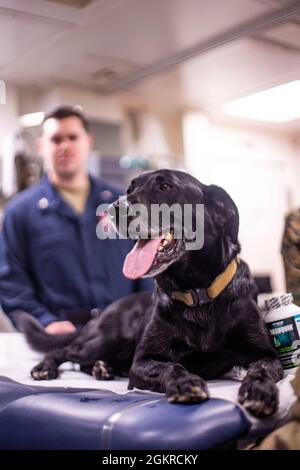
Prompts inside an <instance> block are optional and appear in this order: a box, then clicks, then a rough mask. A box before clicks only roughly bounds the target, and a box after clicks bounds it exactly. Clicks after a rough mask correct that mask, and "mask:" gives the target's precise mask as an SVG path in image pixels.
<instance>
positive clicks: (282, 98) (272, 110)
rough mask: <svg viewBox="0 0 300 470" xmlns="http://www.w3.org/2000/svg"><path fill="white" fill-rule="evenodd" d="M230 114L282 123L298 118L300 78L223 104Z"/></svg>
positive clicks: (226, 111)
mask: <svg viewBox="0 0 300 470" xmlns="http://www.w3.org/2000/svg"><path fill="white" fill-rule="evenodd" d="M223 110H224V112H225V113H226V114H228V115H230V116H235V117H240V118H245V119H254V120H255V121H264V122H274V123H283V122H289V121H293V120H295V119H299V118H300V80H294V81H292V82H288V83H285V84H283V85H279V86H276V87H274V88H269V89H268V90H265V91H261V92H259V93H255V94H253V95H249V96H245V97H244V98H240V99H238V100H234V101H231V102H230V103H227V104H225V105H224V106H223Z"/></svg>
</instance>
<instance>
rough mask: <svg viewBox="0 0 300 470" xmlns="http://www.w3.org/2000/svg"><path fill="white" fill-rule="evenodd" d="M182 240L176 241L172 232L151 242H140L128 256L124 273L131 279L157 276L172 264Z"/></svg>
mask: <svg viewBox="0 0 300 470" xmlns="http://www.w3.org/2000/svg"><path fill="white" fill-rule="evenodd" d="M181 241H182V240H176V239H175V238H174V235H173V233H172V232H168V233H167V234H166V235H161V236H159V237H158V238H155V239H150V240H138V241H137V242H136V244H135V245H134V247H133V249H132V250H131V251H130V253H128V255H127V256H126V259H125V262H124V267H123V273H124V275H125V276H126V277H127V278H129V279H138V278H140V277H143V276H145V275H146V274H147V275H151V274H152V271H153V275H154V274H156V271H158V270H159V269H158V268H159V267H161V266H163V265H166V266H167V265H168V264H170V261H172V260H173V258H174V256H175V255H176V253H177V247H178V245H179V242H181Z"/></svg>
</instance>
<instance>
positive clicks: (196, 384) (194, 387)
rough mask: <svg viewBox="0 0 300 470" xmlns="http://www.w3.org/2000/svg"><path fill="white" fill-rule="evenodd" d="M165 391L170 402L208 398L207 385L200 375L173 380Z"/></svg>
mask: <svg viewBox="0 0 300 470" xmlns="http://www.w3.org/2000/svg"><path fill="white" fill-rule="evenodd" d="M166 393H167V399H168V401H169V402H170V403H199V402H201V401H204V400H207V399H208V398H209V393H208V388H207V385H206V383H205V382H204V380H202V379H201V378H200V377H185V378H183V379H178V380H176V381H175V380H174V382H172V383H170V385H169V386H168V388H167V391H166Z"/></svg>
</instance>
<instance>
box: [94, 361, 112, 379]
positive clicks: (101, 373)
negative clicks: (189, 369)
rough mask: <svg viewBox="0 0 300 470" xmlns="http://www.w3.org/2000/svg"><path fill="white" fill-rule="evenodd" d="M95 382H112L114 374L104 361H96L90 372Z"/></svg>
mask: <svg viewBox="0 0 300 470" xmlns="http://www.w3.org/2000/svg"><path fill="white" fill-rule="evenodd" d="M92 375H93V377H95V379H96V380H113V378H114V374H113V370H112V368H111V367H109V366H108V365H107V363H106V362H104V361H96V362H95V364H94V367H93V370H92Z"/></svg>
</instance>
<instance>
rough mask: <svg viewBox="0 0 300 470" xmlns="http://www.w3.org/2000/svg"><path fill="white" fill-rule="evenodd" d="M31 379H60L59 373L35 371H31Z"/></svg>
mask: <svg viewBox="0 0 300 470" xmlns="http://www.w3.org/2000/svg"><path fill="white" fill-rule="evenodd" d="M31 377H32V378H33V379H34V380H52V379H56V378H57V377H58V371H54V370H53V371H50V370H38V369H36V370H35V369H33V370H32V371H31Z"/></svg>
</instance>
